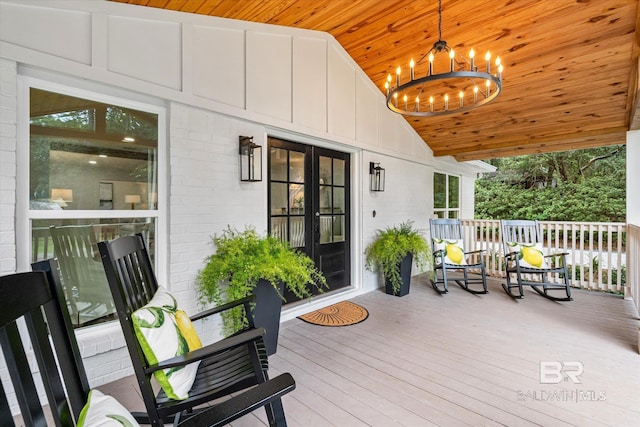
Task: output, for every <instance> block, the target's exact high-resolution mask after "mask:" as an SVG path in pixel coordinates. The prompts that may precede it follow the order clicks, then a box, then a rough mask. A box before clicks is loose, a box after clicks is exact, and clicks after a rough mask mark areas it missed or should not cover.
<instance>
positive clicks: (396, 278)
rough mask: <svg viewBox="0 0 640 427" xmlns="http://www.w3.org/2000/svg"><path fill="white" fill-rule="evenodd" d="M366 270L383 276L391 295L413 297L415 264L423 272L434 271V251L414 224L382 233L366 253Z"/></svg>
mask: <svg viewBox="0 0 640 427" xmlns="http://www.w3.org/2000/svg"><path fill="white" fill-rule="evenodd" d="M365 257H366V264H365V265H366V267H367V269H368V270H370V271H379V272H381V273H382V276H383V277H384V281H385V290H386V292H387V293H388V294H390V295H396V296H404V295H407V294H408V293H409V284H410V281H411V266H412V264H413V260H414V259H415V261H416V266H417V267H418V268H419V269H420V270H423V271H424V270H425V269H427V268H428V269H430V270H432V264H433V257H432V255H431V247H430V245H429V243H428V242H427V240H426V239H425V238H424V236H423V235H422V234H421V233H420V232H419V231H418V230H416V229H415V228H413V222H411V221H407V222H403V223H401V224H399V225H396V226H393V227H388V228H386V229H384V230H378V234H377V237H376V239H375V240H374V241H373V242H372V243H371V244H370V245H369V246H368V247H367V248H366V249H365Z"/></svg>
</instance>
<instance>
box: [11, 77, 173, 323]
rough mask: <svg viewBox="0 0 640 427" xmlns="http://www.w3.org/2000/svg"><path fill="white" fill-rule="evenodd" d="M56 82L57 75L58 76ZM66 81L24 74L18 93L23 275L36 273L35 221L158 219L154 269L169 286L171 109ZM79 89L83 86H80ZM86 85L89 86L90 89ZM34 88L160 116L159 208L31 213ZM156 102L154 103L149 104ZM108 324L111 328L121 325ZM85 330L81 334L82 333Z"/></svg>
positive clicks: (19, 222) (19, 223) (19, 227)
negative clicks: (33, 260)
mask: <svg viewBox="0 0 640 427" xmlns="http://www.w3.org/2000/svg"><path fill="white" fill-rule="evenodd" d="M52 80H55V77H53V78H52ZM69 84H73V82H65V84H59V83H56V82H54V81H51V80H42V79H39V78H35V77H31V76H25V75H20V76H18V91H17V114H18V115H17V118H16V119H17V129H16V137H17V138H16V139H17V146H16V252H17V254H16V255H17V259H16V264H17V268H18V270H19V271H26V270H30V269H31V246H32V221H33V220H47V219H93V218H96V219H98V218H114V219H115V218H154V220H155V256H154V260H153V261H154V268H155V272H156V276H157V277H158V280H159V281H161V282H166V278H167V274H168V273H167V272H168V270H167V265H166V264H167V262H166V261H167V253H166V252H167V251H166V243H165V242H167V241H168V239H167V233H168V231H167V206H168V200H167V194H168V182H167V178H166V177H167V176H168V172H167V167H168V159H167V135H166V134H167V118H166V114H167V113H166V108H165V107H163V106H161V105H162V103H161V102H160V101H158V100H156V99H145V100H143V101H137V100H135V97H136V96H135V95H133V94H130V93H128V92H126V91H119V90H118V91H114V90H110V91H109V92H111V93H116V95H115V96H114V95H105V94H104V93H102V92H106V90H107V88H103V89H102V90H100V89H101V88H99V87H98V86H99V84H96V85H95V86H96V87H89V88H84V87H83V88H79V87H72V86H69ZM78 86H83V84H82V83H80V82H79V84H78ZM84 86H86V85H84ZM31 88H34V89H41V90H45V91H49V92H55V93H60V94H64V95H68V96H73V97H77V98H83V99H89V100H93V101H96V102H101V103H105V104H110V105H114V106H119V107H125V108H131V109H134V110H139V111H144V112H148V113H152V114H156V115H157V117H158V139H157V142H158V147H157V160H156V162H157V169H158V172H157V173H158V178H157V192H158V194H157V204H156V209H149V210H120V209H119V210H31V209H30V208H29V186H30V183H29V179H30V176H29V169H30V167H29V166H30V162H31V158H30V153H29V150H30V137H31V135H30V92H31ZM149 101H151V102H149ZM115 323H116V322H113V321H112V322H106V323H105V324H115ZM81 329H82V328H80V329H79V330H81Z"/></svg>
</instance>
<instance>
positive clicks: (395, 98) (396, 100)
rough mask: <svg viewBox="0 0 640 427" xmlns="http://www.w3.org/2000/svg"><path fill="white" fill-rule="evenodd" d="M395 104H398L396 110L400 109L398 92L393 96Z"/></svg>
mask: <svg viewBox="0 0 640 427" xmlns="http://www.w3.org/2000/svg"><path fill="white" fill-rule="evenodd" d="M393 102H394V103H395V104H396V108H397V107H398V92H396V93H394V94H393Z"/></svg>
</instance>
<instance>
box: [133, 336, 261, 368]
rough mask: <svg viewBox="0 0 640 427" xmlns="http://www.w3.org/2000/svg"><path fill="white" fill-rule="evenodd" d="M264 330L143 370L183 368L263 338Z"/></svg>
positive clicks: (218, 342) (210, 345)
mask: <svg viewBox="0 0 640 427" xmlns="http://www.w3.org/2000/svg"><path fill="white" fill-rule="evenodd" d="M264 334H265V330H264V328H255V329H248V330H246V331H244V332H241V333H239V334H237V335H232V336H230V337H228V338H225V339H223V340H220V341H217V342H215V343H213V344H209V345H207V346H205V347H202V348H199V349H197V350H193V351H190V352H188V353H185V354H183V355H180V356H176V357H172V358H171V359H167V360H163V361H162V362H158V363H156V364H154V365H150V366H148V367H147V368H145V372H146V373H152V372H155V371H159V370H161V369H168V368H174V367H176V366H184V365H188V364H189V363H193V362H197V361H198V360H203V359H206V358H207V357H209V356H211V355H214V354H218V353H221V352H224V351H227V350H230V349H232V348H235V347H239V346H241V345H245V344H247V343H249V342H251V341H256V340H258V339H260V338H262V337H264Z"/></svg>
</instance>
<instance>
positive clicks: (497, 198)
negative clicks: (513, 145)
mask: <svg viewBox="0 0 640 427" xmlns="http://www.w3.org/2000/svg"><path fill="white" fill-rule="evenodd" d="M489 163H491V164H493V165H494V166H496V167H497V168H498V170H497V171H496V172H494V173H492V174H486V175H485V176H484V177H482V178H481V179H479V180H477V181H476V194H475V200H476V201H475V217H476V218H481V219H516V218H521V219H538V220H547V221H587V222H624V221H625V218H626V147H625V146H624V145H617V146H608V147H599V148H592V149H587V150H574V151H565V152H558V153H545V154H536V155H526V156H518V157H510V158H501V159H493V160H490V161H489Z"/></svg>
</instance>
